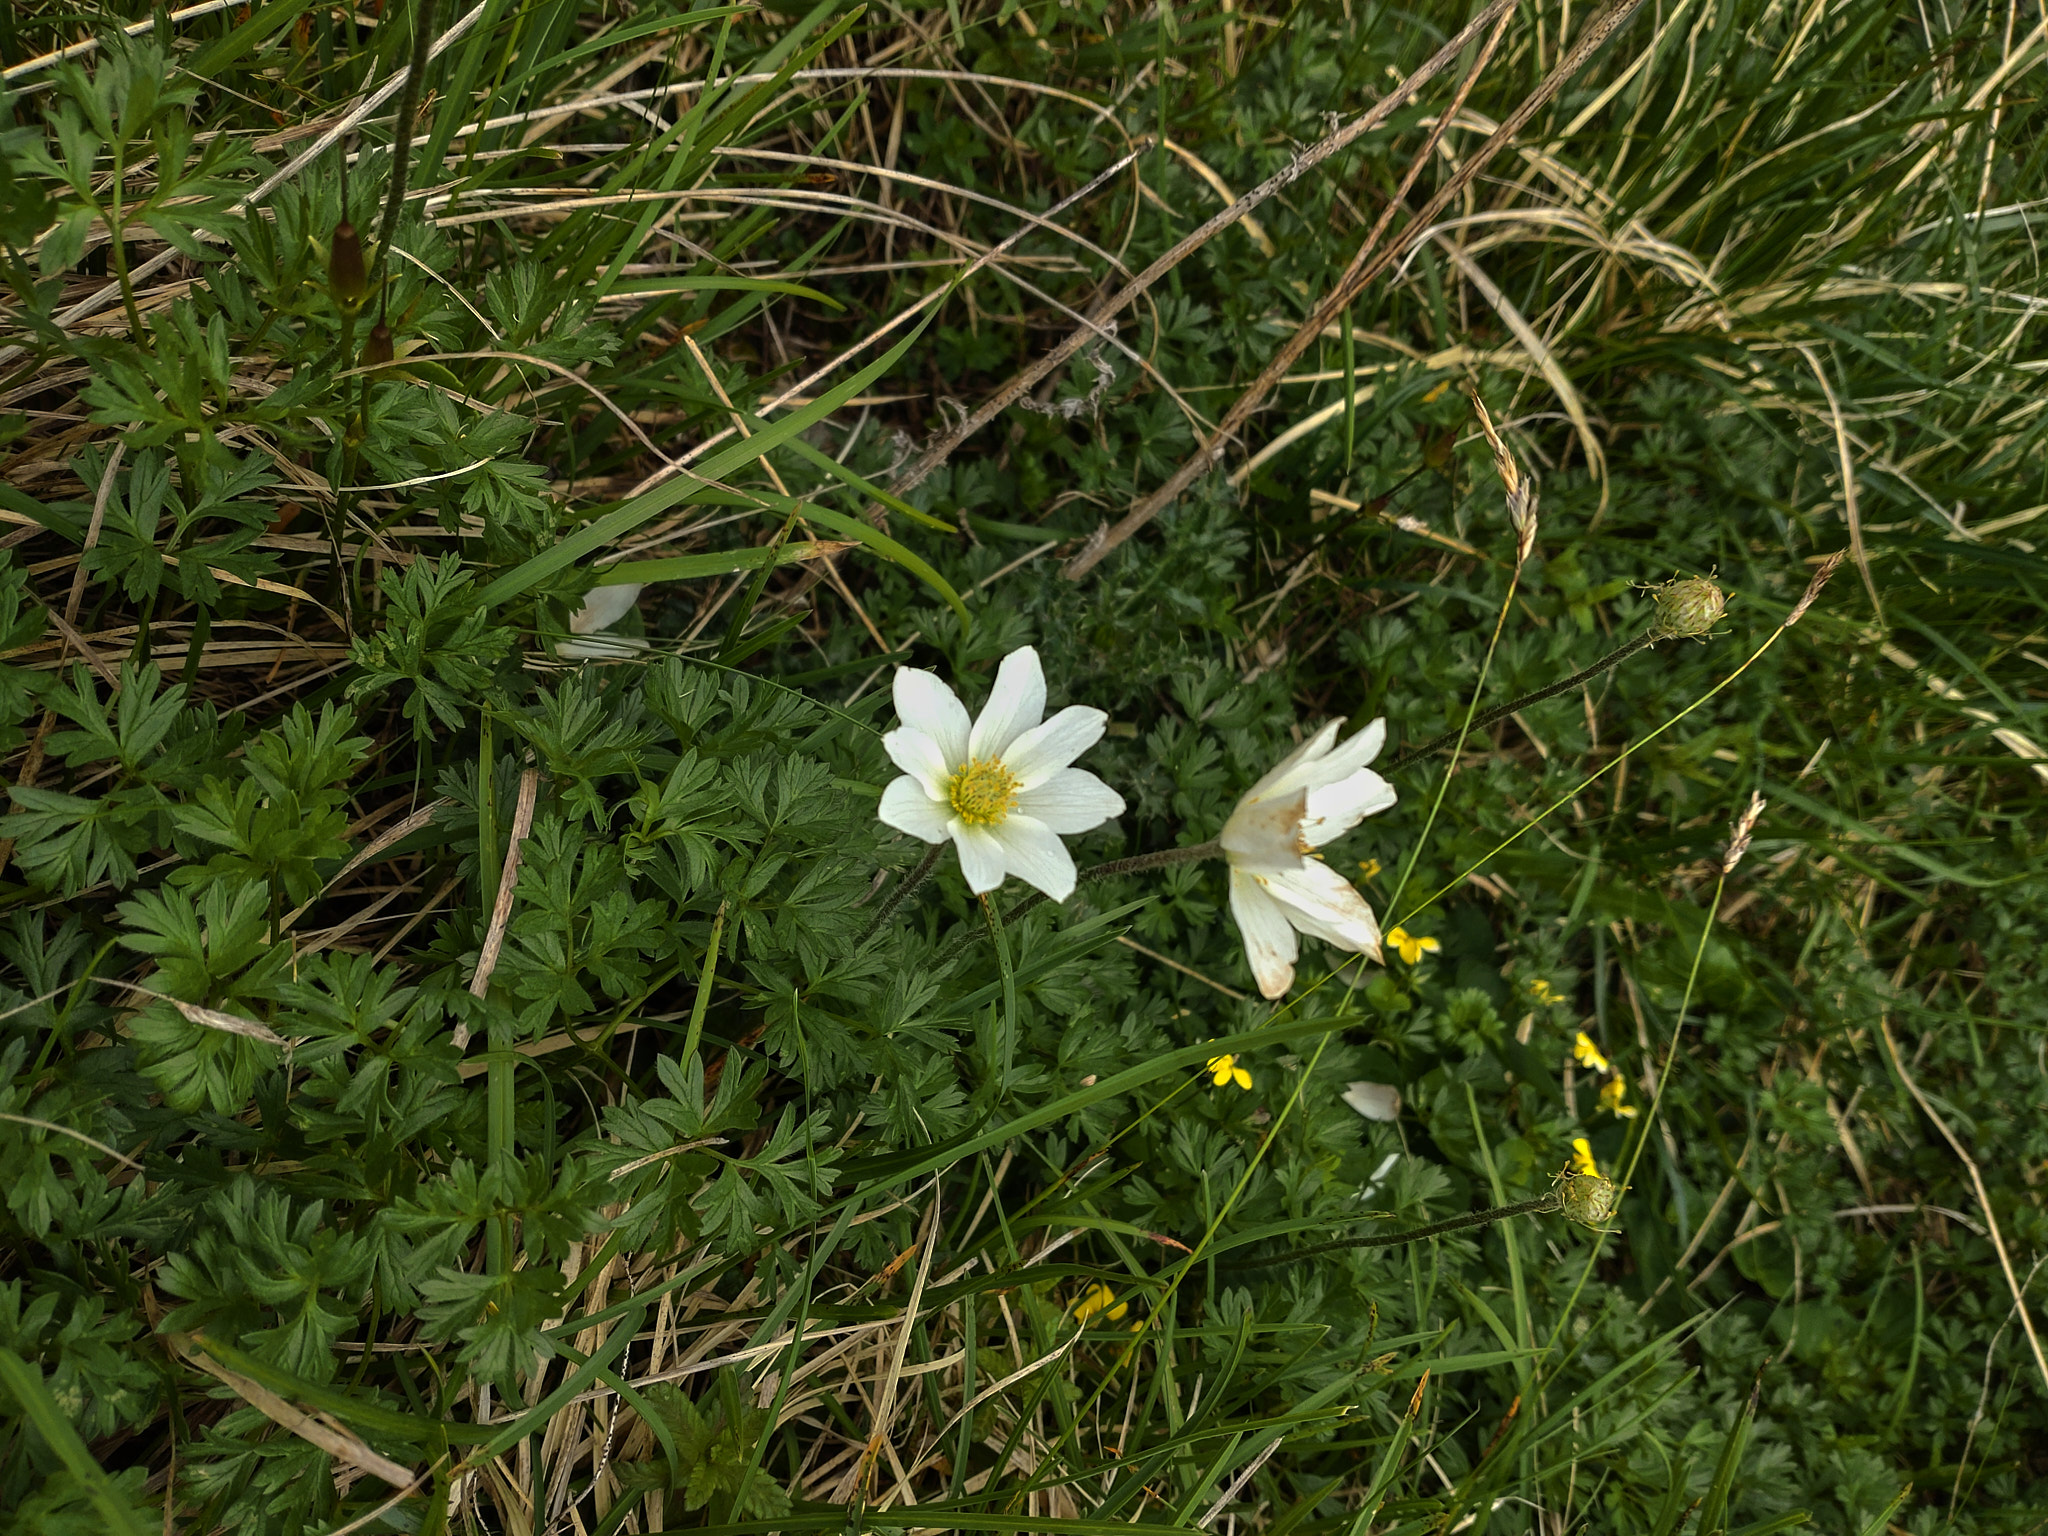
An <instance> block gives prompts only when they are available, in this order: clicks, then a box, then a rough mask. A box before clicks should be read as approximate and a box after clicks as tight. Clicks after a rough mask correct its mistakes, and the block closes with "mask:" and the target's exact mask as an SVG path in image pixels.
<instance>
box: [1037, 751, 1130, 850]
mask: <svg viewBox="0 0 2048 1536" xmlns="http://www.w3.org/2000/svg"><path fill="white" fill-rule="evenodd" d="M1017 809H1018V810H1019V811H1021V812H1022V813H1023V814H1024V815H1026V816H1030V817H1034V818H1036V819H1037V820H1039V821H1042V822H1044V823H1045V824H1046V825H1047V826H1048V827H1050V828H1052V830H1053V831H1055V832H1058V833H1061V834H1062V835H1064V836H1068V837H1071V836H1073V835H1074V834H1075V833H1077V832H1092V831H1094V830H1095V829H1096V828H1097V827H1099V826H1101V825H1102V824H1103V823H1104V822H1105V821H1108V820H1109V819H1110V818H1111V817H1112V816H1121V815H1123V813H1124V797H1123V796H1122V795H1120V794H1118V793H1117V792H1116V791H1115V790H1113V789H1111V788H1110V787H1109V786H1108V785H1107V784H1105V783H1103V782H1102V780H1100V779H1098V778H1097V777H1096V776H1095V775H1094V774H1092V773H1090V772H1089V771H1088V770H1087V769H1085V768H1062V769H1061V770H1060V771H1059V772H1058V773H1056V774H1054V775H1053V776H1052V777H1051V778H1049V779H1047V780H1046V781H1045V782H1044V783H1042V784H1040V785H1038V786H1037V787H1036V788H1033V789H1027V790H1024V791H1022V792H1020V793H1019V794H1018V796H1017Z"/></svg>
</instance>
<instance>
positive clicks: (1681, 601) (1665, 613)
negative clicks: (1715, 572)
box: [1650, 576, 1728, 640]
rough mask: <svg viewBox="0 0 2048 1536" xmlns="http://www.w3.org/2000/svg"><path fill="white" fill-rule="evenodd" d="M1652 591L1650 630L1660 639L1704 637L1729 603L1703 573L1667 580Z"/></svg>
mask: <svg viewBox="0 0 2048 1536" xmlns="http://www.w3.org/2000/svg"><path fill="white" fill-rule="evenodd" d="M1655 591H1656V594H1657V617H1656V618H1655V619H1654V620H1652V621H1651V625H1650V632H1651V633H1652V634H1653V635H1655V636H1656V638H1657V639H1659V640H1684V639H1692V638H1698V637H1703V636H1704V635H1706V633H1707V632H1708V631H1709V630H1711V629H1712V628H1713V627H1714V625H1715V624H1716V623H1717V622H1719V620H1720V618H1721V614H1722V611H1723V610H1724V609H1726V608H1727V606H1728V599H1727V597H1726V596H1725V595H1724V594H1723V593H1722V591H1721V589H1720V588H1719V587H1717V586H1715V585H1714V584H1713V583H1712V582H1711V581H1709V580H1707V579H1706V577H1704V576H1689V577H1687V578H1686V579H1685V580H1683V581H1667V582H1665V583H1664V585H1663V586H1661V587H1658V588H1656V589H1655Z"/></svg>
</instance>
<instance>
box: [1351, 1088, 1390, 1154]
mask: <svg viewBox="0 0 2048 1536" xmlns="http://www.w3.org/2000/svg"><path fill="white" fill-rule="evenodd" d="M1344 1102H1345V1103H1346V1104H1349V1105H1350V1106H1351V1107H1352V1108H1353V1109H1355V1110H1357V1111H1358V1112H1359V1113H1360V1114H1361V1115H1363V1116H1365V1118H1366V1119H1368V1120H1398V1119H1400V1118H1401V1090H1400V1089H1398V1088H1396V1087H1395V1086H1394V1085H1393V1084H1392V1083H1352V1084H1351V1085H1350V1086H1348V1087H1347V1088H1345V1090H1344ZM1382 1171H1384V1170H1382Z"/></svg>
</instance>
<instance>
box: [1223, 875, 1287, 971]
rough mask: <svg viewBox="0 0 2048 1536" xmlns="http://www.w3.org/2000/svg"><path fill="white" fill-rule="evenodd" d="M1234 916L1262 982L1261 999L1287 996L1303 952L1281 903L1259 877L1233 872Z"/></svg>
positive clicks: (1232, 904)
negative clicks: (1299, 955) (1297, 960)
mask: <svg viewBox="0 0 2048 1536" xmlns="http://www.w3.org/2000/svg"><path fill="white" fill-rule="evenodd" d="M1230 915H1231V916H1232V917H1233V918H1235V919H1236V920H1237V931H1238V933H1239V935H1240V936H1241V937H1242V938H1243V939H1244V954H1245V959H1247V960H1248V961H1250V962H1251V967H1252V975H1253V976H1254V977H1255V978H1257V980H1258V983H1259V995H1260V996H1261V997H1285V996H1286V995H1287V989H1288V988H1289V987H1291V986H1293V985H1294V957H1295V956H1296V955H1298V954H1300V953H1301V941H1300V940H1299V939H1297V938H1295V936H1294V929H1293V927H1292V926H1291V925H1290V924H1289V923H1288V921H1287V914H1286V912H1285V911H1284V910H1283V909H1282V908H1281V906H1280V903H1279V902H1277V901H1275V900H1274V899H1273V898H1272V897H1271V896H1270V895H1268V894H1267V892H1266V891H1265V889H1264V888H1263V887H1262V886H1261V885H1260V883H1259V877H1258V876H1256V875H1249V874H1246V873H1244V872H1243V871H1242V870H1236V869H1233V870H1232V871H1231V872H1230Z"/></svg>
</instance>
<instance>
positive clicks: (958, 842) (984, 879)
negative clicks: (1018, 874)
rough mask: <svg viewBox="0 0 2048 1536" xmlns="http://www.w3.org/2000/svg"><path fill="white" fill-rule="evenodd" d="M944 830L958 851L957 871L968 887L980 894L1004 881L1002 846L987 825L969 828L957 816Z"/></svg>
mask: <svg viewBox="0 0 2048 1536" xmlns="http://www.w3.org/2000/svg"><path fill="white" fill-rule="evenodd" d="M946 830H947V831H948V832H950V833H952V834H953V846H954V847H955V848H957V849H959V850H960V873H961V874H963V875H965V876H966V877H967V889H969V890H970V891H972V892H974V894H975V895H977V896H979V895H980V894H981V893H982V892H983V891H992V890H994V889H995V888H996V887H997V886H999V885H1001V884H1002V883H1003V875H1004V874H1005V873H1006V870H1005V866H1004V860H1003V845H1002V844H1001V843H999V842H997V841H996V837H995V834H994V833H993V832H991V831H990V830H989V829H988V828H987V827H970V826H969V825H967V823H966V822H964V821H962V820H961V819H960V818H959V817H957V816H955V817H954V818H953V819H952V820H951V821H950V822H948V823H947V825H946Z"/></svg>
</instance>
